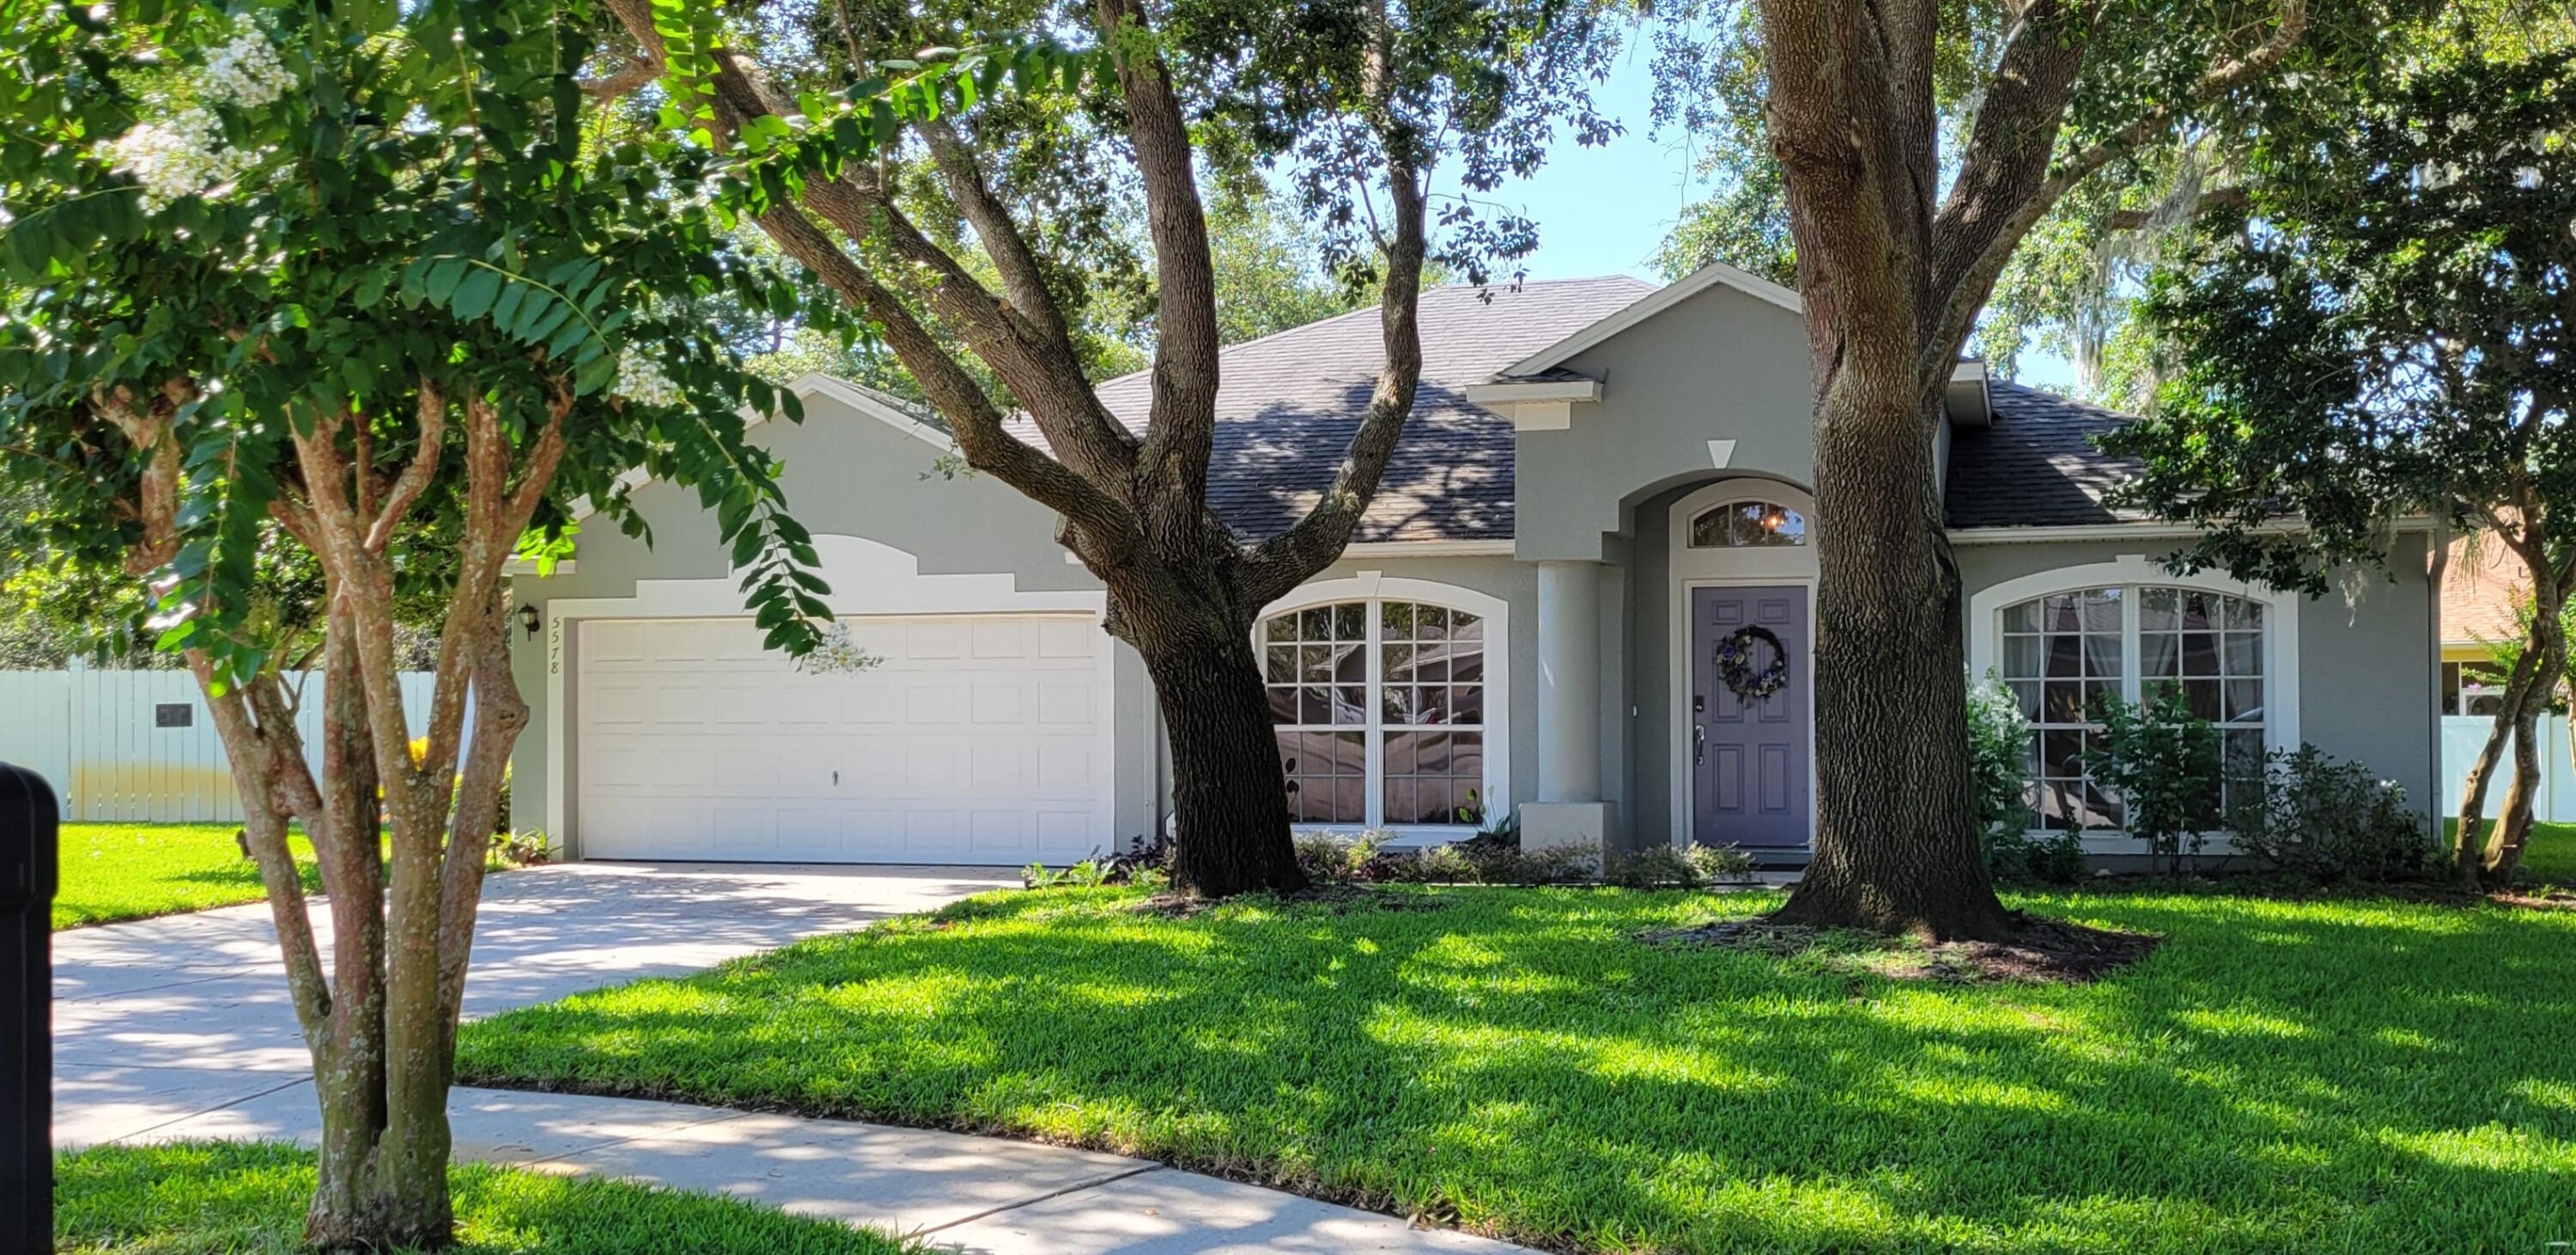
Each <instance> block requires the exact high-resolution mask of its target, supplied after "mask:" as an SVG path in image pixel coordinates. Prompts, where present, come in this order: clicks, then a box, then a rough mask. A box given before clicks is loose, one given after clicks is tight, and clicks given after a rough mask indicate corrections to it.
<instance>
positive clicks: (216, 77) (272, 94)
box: [197, 21, 295, 109]
mask: <svg viewBox="0 0 2576 1255" xmlns="http://www.w3.org/2000/svg"><path fill="white" fill-rule="evenodd" d="M234 30H235V31H236V33H235V34H234V36H233V40H232V42H231V43H228V44H225V45H224V46H223V47H221V48H217V49H215V50H214V51H213V52H211V53H208V54H207V55H206V74H205V78H204V80H203V81H201V82H200V83H199V84H198V85H197V90H198V91H199V92H200V93H202V94H203V95H204V96H205V97H206V98H208V99H210V100H217V101H221V102H224V103H226V104H232V105H238V106H240V107H241V108H244V109H256V108H258V107H260V106H261V105H265V104H268V103H269V102H271V101H274V100H276V99H277V98H278V97H280V96H283V95H285V94H286V89H288V88H290V87H293V86H294V85H295V79H294V78H293V77H292V76H290V75H289V74H287V72H286V66H285V64H284V63H282V62H280V61H279V60H278V59H277V47H276V45H274V44H271V43H269V42H268V36H266V35H264V34H261V33H260V31H259V29H258V28H257V27H254V26H252V25H251V24H250V23H249V22H247V21H245V22H242V23H241V24H240V25H238V26H236V27H235V28H234Z"/></svg>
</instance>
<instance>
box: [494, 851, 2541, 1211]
mask: <svg viewBox="0 0 2576 1255" xmlns="http://www.w3.org/2000/svg"><path fill="white" fill-rule="evenodd" d="M1426 892H1427V893H1428V895H1429V896H1431V897H1433V898H1436V899H1438V900H1440V901H1442V902H1443V903H1444V909H1442V910H1439V911H1431V912H1415V911H1405V912H1385V913H1377V914H1367V913H1356V914H1332V913H1326V912H1318V911H1301V910H1299V909H1297V908H1295V907H1293V906H1292V907H1282V906H1279V905H1277V904H1262V903H1257V902H1256V903H1245V904H1240V905H1233V906H1228V907H1226V908H1223V909H1220V910H1217V911H1212V912H1209V913H1207V914H1205V915H1202V916H1199V917H1196V918H1192V919H1188V920H1167V919H1157V918H1151V917H1141V918H1140V917H1138V916H1136V915H1134V914H1133V913H1129V912H1125V911H1122V910H1119V909H1118V907H1117V904H1118V902H1119V901H1120V899H1119V896H1118V895H1115V894H1052V893H1051V894H1030V895H1019V896H1012V897H1002V898H993V899H983V900H978V901H977V902H975V903H974V904H972V905H970V906H964V907H959V908H952V909H951V910H950V911H948V912H946V913H944V914H945V916H946V918H945V919H941V920H933V921H928V922H905V923H902V924H900V925H899V926H897V927H894V928H890V929H886V930H880V931H877V932H872V933H868V934H861V935H857V936H851V937H836V938H828V939H822V940H818V941H815V942H810V943H806V944H804V945H800V946H796V947H792V948H790V949H788V950H785V951H780V952H776V953H774V954H772V955H769V956H764V957H762V958H761V959H758V960H756V961H750V962H745V963H741V964H737V965H734V966H732V967H730V968H728V969H726V970H724V971H722V972H719V973H715V974H710V975H708V976H705V977H700V978H695V979H690V980H682V981H672V982H649V983H646V984H644V985H640V986H635V987H629V988H626V989H620V990H612V991H608V992H605V993H602V994H598V995H593V996H589V997H585V998H582V999H577V1000H574V1001H572V1002H570V1003H567V1004H559V1005H557V1006H553V1007H547V1008H537V1009H532V1010H529V1011H524V1012H519V1013H516V1014H513V1015H509V1016H504V1017H501V1018H500V1019H498V1020H496V1021H493V1022H490V1023H487V1024H484V1025H479V1026H476V1027H475V1028H474V1029H472V1030H469V1033H468V1037H467V1042H466V1050H465V1053H464V1057H463V1060H462V1068H463V1070H464V1072H465V1073H466V1074H467V1075H468V1076H469V1077H472V1078H474V1079H477V1080H479V1081H483V1082H500V1083H512V1082H516V1083H534V1084H539V1085H550V1086H562V1087H568V1088H583V1089H595V1090H607V1091H612V1092H629V1093H645V1094H652V1095H655V1096H670V1097H685V1098H694V1099H697V1100H700V1101H712V1102H719V1103H727V1104H733V1105H753V1106H762V1107H776V1108H786V1109H793V1110H802V1111H806V1112H810V1113H814V1114H825V1115H840V1116H851V1117H858V1118H866V1119H878V1120H892V1121H897V1122H903V1123H914V1124H927V1125H934V1126H939V1127H949V1128H963V1129H968V1130H971V1131H998V1132H1009V1133H1016V1134H1021V1135H1034V1136H1040V1137H1045V1138H1049V1139H1052V1140H1064V1141H1074V1142H1081V1143H1084V1144H1089V1145H1096V1146H1102V1147H1105V1148H1108V1149H1114V1150H1119V1151H1124V1152H1128V1153H1136V1154H1144V1155H1150V1156H1154V1157H1158V1158H1163V1159H1166V1160H1169V1161H1172V1162H1174V1163H1177V1164H1179V1165H1181V1166H1185V1167H1192V1168H1197V1169H1200V1170H1203V1171H1213V1172H1217V1173H1220V1174H1223V1175H1228V1176H1235V1177H1240V1178H1244V1179H1251V1180H1256V1181H1261V1182H1264V1183H1270V1184H1278V1185H1283V1186H1286V1187H1288V1188H1292V1189H1298V1190H1301V1191H1304V1192H1308V1193H1313V1194H1317V1195H1320V1196H1324V1197H1328V1198H1335V1199H1340V1200H1344V1201H1351V1202H1356V1203H1360V1204H1362V1205H1367V1206H1374V1207H1379V1208H1381V1209H1385V1210H1390V1211H1395V1212H1397V1213H1399V1214H1403V1213H1408V1212H1425V1213H1428V1214H1431V1215H1435V1216H1441V1217H1444V1218H1447V1217H1454V1218H1455V1219H1457V1220H1458V1221H1459V1222H1461V1223H1463V1224H1465V1225H1467V1226H1468V1227H1471V1228H1475V1229H1479V1230H1482V1231H1486V1232H1492V1233H1497V1234H1501V1235H1504V1236H1511V1237H1518V1238H1522V1239H1524V1240H1534V1241H1538V1242H1541V1243H1543V1244H1548V1245H1573V1246H1580V1247H1584V1248H1590V1249H1619V1248H1624V1247H1644V1248H1650V1249H1670V1250H1684V1251H1696V1250H1735V1249H1746V1248H1764V1249H1802V1250H1848V1249H1876V1248H1892V1249H1932V1248H1943V1247H1959V1248H1973V1249H2028V1248H2049V1249H2098V1250H2147V1249H2168V1250H2210V1249H2239V1250H2269V1249H2282V1248H2289V1247H2296V1248H2301V1249H2352V1250H2364V1249H2367V1250H2395V1249H2457V1248H2463V1247H2476V1246H2484V1247H2487V1248H2491V1249H2522V1248H2532V1247H2536V1246H2538V1245H2540V1244H2541V1243H2545V1242H2548V1241H2551V1240H2558V1239H2564V1238H2567V1237H2570V1236H2576V1058H2571V1056H2570V1054H2569V1053H2568V1052H2567V1051H2566V1049H2565V1042H2566V1040H2567V1038H2566V1026H2567V1025H2568V1024H2570V1023H2576V1006H2571V1005H2570V1000H2571V997H2576V989H2571V986H2576V982H2569V981H2567V980H2565V979H2564V976H2563V973H2564V968H2563V967H2560V968H2557V969H2554V970H2553V969H2552V968H2551V967H2550V965H2549V963H2548V961H2547V960H2548V958H2549V957H2551V956H2552V955H2561V956H2563V955H2565V954H2568V953H2576V944H2571V943H2576V928H2569V927H2561V926H2557V925H2535V924H2533V923H2531V922H2529V920H2528V917H2525V918H2514V917H2512V916H2509V915H2507V914H2506V913H2503V912H2497V911H2465V912H2464V911H2454V910H2447V909H2443V908H2436V907H2426V906H2416V905H2407V904H2399V903H2385V904H2379V905H2370V904H2352V903H2340V904H2338V903H2304V904H2300V903H2252V902H2244V901H2239V900H2231V899H2222V898H2210V897H2193V896H2189V895H2153V894H2140V895H2124V896H2068V897H2066V898H2063V899H2058V900H2052V901H2043V902H2041V903H2038V904H2037V906H2038V909H2040V910H2041V911H2043V912H2044V913H2048V914H2057V915H2065V916H2073V917H2080V918H2083V919H2085V920H2086V921H2087V922H2090V923H2096V924H2100V925H2103V926H2108V927H2118V928H2127V929H2132V930H2138V931H2148V932H2155V933H2159V934H2161V935H2164V936H2165V937H2167V938H2168V942H2167V944H2166V945H2165V946H2164V947H2162V948H2161V949H2160V950H2159V951H2158V952H2157V953H2156V954H2155V955H2154V956H2152V957H2151V958H2150V959H2148V960H2147V961H2146V962H2145V963H2143V964H2140V965H2139V966H2138V967H2136V968H2134V969H2132V970H2130V971H2128V972H2125V973H2123V974H2122V975H2120V976H2118V977H2115V978H2114V979H2112V980H2109V981H2106V982H2103V983H2100V984H2096V985H2090V986H2084V987H2037V986H2009V985H2006V986H1991V985H1989V986H1975V987H1941V986H1930V987H1927V986H1923V985H1919V984H1910V983H1905V982H1896V981H1890V980H1887V979H1884V978H1881V977H1877V976H1873V975H1870V974H1868V973H1866V972H1855V971H1853V970H1851V969H1850V968H1849V967H1848V966H1837V965H1834V964H1831V963H1826V962H1821V961H1804V960H1801V959H1799V958H1789V959H1781V958H1775V957H1771V956H1763V955H1748V954H1741V953H1728V952H1710V951H1676V950H1671V949H1665V948H1659V947H1653V946H1647V945H1643V944H1639V943H1638V942H1636V941H1635V940H1633V934H1634V933H1636V932H1637V931H1639V930H1640V929H1642V928H1646V927H1651V926H1658V925H1669V924H1671V923H1674V922H1676V921H1678V920H1687V919H1706V918H1708V917H1710V916H1711V915H1720V914H1749V913H1751V912H1753V911H1757V910H1760V909H1763V908H1764V907H1765V906H1767V905H1768V901H1767V900H1764V899H1751V898H1747V899H1709V898H1701V897H1694V896H1691V895H1683V894H1669V893H1667V894H1638V893H1615V892H1601V891H1593V890H1556V891H1546V890H1542V891H1514V890H1434V891H1426ZM2570 922H2571V923H2576V921H2570ZM2526 960H2530V962H2526ZM2553 976H2556V977H2557V978H2558V979H2555V980H2553V979H2551V978H2552V977H2553ZM2562 1100H2563V1101H2562Z"/></svg>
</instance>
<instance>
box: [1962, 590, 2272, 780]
mask: <svg viewBox="0 0 2576 1255" xmlns="http://www.w3.org/2000/svg"><path fill="white" fill-rule="evenodd" d="M2266 609H2267V607H2266V606H2265V603H2263V602H2262V601H2259V600H2257V599H2255V598H2252V597H2246V596H2238V595H2234V594H2229V593H2221V592H2214V591H2210V590H2207V589H2198V588H2184V587H2175V586H2167V585H2154V584H2143V585H2141V584H2114V585H2104V586H2100V587H2093V588H2081V589H2072V590H2069V591H2066V592H2059V593H2050V594H2048V595H2046V596H2042V597H2034V598H2031V599H2029V600H2026V601H2020V602H2015V603H2013V604H2011V605H2008V606H2006V607H2004V609H2003V624H2002V628H2003V631H2002V637H2001V644H2002V649H2001V651H2000V654H1999V655H1998V658H1997V661H1998V663H1999V670H2000V671H2001V672H2002V675H2003V678H2004V682H2005V683H2006V684H2007V685H2009V686H2010V687H2011V688H2012V690H2013V694H2014V696H2015V697H2017V698H2018V699H2019V700H2020V702H2021V710H2022V714H2023V715H2025V716H2027V717H2028V718H2029V719H2030V721H2031V745H2030V766H2031V776H2032V779H2033V781H2034V782H2035V783H2034V791H2035V794H2036V795H2035V796H2034V797H2033V799H2032V809H2033V811H2034V813H2035V816H2036V818H2035V821H2034V822H2035V823H2036V824H2037V825H2038V826H2039V827H2042V828H2051V829H2065V828H2076V829H2118V828H2119V827H2120V826H2121V825H2122V824H2123V823H2124V822H2125V819H2124V816H2123V815H2122V813H2121V808H2120V802H2119V799H2118V798H2117V797H2115V796H2112V795H2111V794H2110V793H2108V792H2107V791H2105V790H2104V789H2102V788H2101V787H2100V786H2099V785H2097V784H2095V783H2094V782H2093V780H2092V779H2091V776H2090V774H2089V773H2088V772H2087V771H2086V770H2085V754H2086V752H2087V751H2088V750H2090V749H2094V748H2098V745H2099V735H2100V728H2099V725H2098V724H2096V723H2095V722H2094V719H2093V713H2094V712H2095V710H2096V709H2097V706H2096V703H2098V702H2099V701H2100V699H2101V697H2102V695H2103V694H2105V693H2110V694H2116V695H2118V696H2119V697H2121V698H2122V699H2123V700H2125V701H2129V702H2136V701H2139V700H2140V699H2141V698H2143V697H2148V696H2153V695H2154V694H2155V693H2156V692H2158V691H2159V690H2160V689H2162V688H2164V687H2166V686H2172V687H2174V688H2177V689H2179V690H2180V692H2181V693H2182V696H2183V700H2184V702H2185V703H2186V704H2187V705H2189V706H2190V708H2191V712H2192V714H2194V715H2196V716H2198V717H2200V718H2202V719H2206V720H2208V721H2209V722H2211V723H2213V724H2216V725H2218V727H2219V728H2220V729H2221V733H2220V735H2221V736H2222V737H2223V738H2224V740H2225V743H2226V755H2227V774H2228V777H2229V779H2230V780H2231V781H2232V780H2234V779H2237V778H2240V777H2242V776H2245V775H2248V774H2250V773H2251V772H2253V771H2255V770H2258V769H2259V768H2260V765H2261V763H2262V760H2263V752H2264V748H2265V746H2266V744H2267V743H2268V741H2269V739H2270V733H2271V728H2270V725H2269V722H2268V718H2269V716H2268V712H2269V709H2270V702H2269V697H2270V688H2271V685H2272V683H2273V681H2272V678H2271V677H2270V676H2269V674H2268V672H2269V670H2270V668H2269V667H2268V666H2267V659H2268V658H2269V657H2270V656H2271V652H2272V651H2271V642H2270V641H2269V639H2268V638H2267V637H2266V631H2267V624H2266V618H2267V615H2266V613H2265V612H2266ZM2230 789H2231V791H2232V789H2233V785H2231V786H2230ZM2223 804H2224V799H2222V805H2223ZM2212 819H2213V821H2214V820H2215V819H2216V816H2212Z"/></svg>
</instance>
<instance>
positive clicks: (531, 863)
mask: <svg viewBox="0 0 2576 1255" xmlns="http://www.w3.org/2000/svg"><path fill="white" fill-rule="evenodd" d="M492 853H493V855H494V856H495V857H497V858H499V859H500V860H501V861H502V862H503V863H505V864H507V865H509V866H511V867H536V866H539V865H540V864H544V863H548V862H552V861H553V860H554V856H555V852H554V847H553V846H552V845H551V844H550V843H549V842H548V841H547V840H546V834H545V833H543V832H539V831H533V830H531V831H528V832H503V833H497V834H495V835H494V836H493V838H492Z"/></svg>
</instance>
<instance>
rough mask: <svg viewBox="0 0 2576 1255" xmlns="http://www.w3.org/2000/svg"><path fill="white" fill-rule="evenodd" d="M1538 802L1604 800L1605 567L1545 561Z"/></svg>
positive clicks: (1540, 588) (1541, 575)
mask: <svg viewBox="0 0 2576 1255" xmlns="http://www.w3.org/2000/svg"><path fill="white" fill-rule="evenodd" d="M1538 800H1540V801H1542V802H1598V801H1600V800H1601V564H1600V563H1598V562H1542V563H1539V564H1538Z"/></svg>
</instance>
